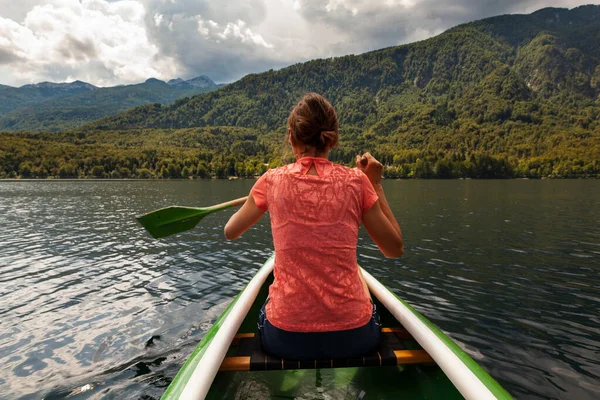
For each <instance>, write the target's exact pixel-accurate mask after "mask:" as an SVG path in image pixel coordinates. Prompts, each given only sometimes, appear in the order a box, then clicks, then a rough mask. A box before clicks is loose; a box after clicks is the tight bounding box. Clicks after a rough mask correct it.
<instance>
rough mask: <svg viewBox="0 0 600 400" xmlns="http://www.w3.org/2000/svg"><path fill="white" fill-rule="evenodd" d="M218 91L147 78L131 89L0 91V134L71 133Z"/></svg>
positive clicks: (78, 86)
mask: <svg viewBox="0 0 600 400" xmlns="http://www.w3.org/2000/svg"><path fill="white" fill-rule="evenodd" d="M219 87H221V85H217V84H215V83H214V82H213V81H212V80H210V78H208V77H205V76H200V77H197V78H193V79H190V80H188V81H185V80H183V79H172V80H170V81H169V82H168V83H166V82H163V81H160V80H158V79H148V80H147V81H146V82H144V83H139V84H135V85H126V86H125V85H124V86H115V87H105V88H99V87H96V86H93V85H90V84H89V83H85V82H79V81H76V82H72V83H62V84H57V83H50V82H43V83H41V84H36V85H25V86H22V87H20V88H13V87H8V86H6V87H0V131H13V132H19V131H21V132H22V131H30V132H31V131H33V132H56V131H61V130H73V129H76V128H78V127H80V126H81V125H83V124H86V123H89V122H91V121H94V120H97V119H99V118H103V117H106V116H109V115H114V114H118V113H120V112H122V111H125V110H128V109H131V108H133V107H137V106H140V105H143V104H148V103H159V104H169V103H172V102H173V101H175V100H176V99H179V98H183V97H187V96H194V95H197V94H199V93H206V92H210V91H213V90H216V89H218V88H219Z"/></svg>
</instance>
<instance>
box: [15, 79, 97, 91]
mask: <svg viewBox="0 0 600 400" xmlns="http://www.w3.org/2000/svg"><path fill="white" fill-rule="evenodd" d="M21 87H22V88H36V89H54V90H63V91H71V90H80V89H87V90H94V89H98V88H97V87H96V86H94V85H92V84H91V83H87V82H83V81H79V80H77V81H73V82H39V83H32V84H29V85H23V86H21Z"/></svg>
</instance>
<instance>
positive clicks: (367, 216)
mask: <svg viewBox="0 0 600 400" xmlns="http://www.w3.org/2000/svg"><path fill="white" fill-rule="evenodd" d="M365 160H366V162H365ZM356 167H357V168H358V169H360V170H361V171H363V172H364V173H365V175H367V177H368V178H369V181H371V184H373V188H374V189H375V192H376V193H377V196H378V197H379V199H378V200H377V201H376V202H375V204H373V206H372V207H371V208H369V209H368V210H367V211H365V212H364V213H363V217H362V221H363V225H364V226H365V229H366V230H367V232H368V233H369V236H371V239H373V241H374V242H375V244H376V245H377V247H379V250H381V252H382V253H383V255H384V256H386V257H389V258H396V257H400V256H401V255H402V254H404V244H403V241H402V231H401V230H400V225H399V224H398V221H396V218H395V217H394V214H393V213H392V210H391V208H390V206H389V204H388V202H387V199H386V197H385V192H384V191H383V186H382V185H381V177H382V175H383V166H382V165H381V163H380V162H379V161H377V160H376V159H375V158H374V157H373V156H372V155H371V154H369V153H365V154H364V155H363V156H362V157H360V156H358V157H357V159H356Z"/></svg>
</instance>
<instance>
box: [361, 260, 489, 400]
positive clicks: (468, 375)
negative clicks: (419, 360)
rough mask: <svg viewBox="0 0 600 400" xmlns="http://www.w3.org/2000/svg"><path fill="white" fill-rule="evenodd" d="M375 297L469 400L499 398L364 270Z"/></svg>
mask: <svg viewBox="0 0 600 400" xmlns="http://www.w3.org/2000/svg"><path fill="white" fill-rule="evenodd" d="M361 270H362V273H363V276H364V278H365V281H366V282H367V286H368V287H369V290H370V291H371V293H372V294H373V295H374V296H375V297H377V299H379V301H380V302H381V304H383V306H384V307H385V308H387V309H388V311H389V312H390V313H392V315H393V316H394V317H396V319H397V320H398V321H400V323H401V324H402V325H403V326H404V328H406V330H407V331H408V332H409V333H410V334H411V335H412V336H413V337H414V338H415V340H416V341H417V342H418V343H419V344H420V345H421V347H423V349H424V350H425V351H427V353H428V354H429V355H430V356H431V357H432V358H433V359H434V360H435V362H436V363H437V365H438V366H439V367H440V368H441V369H442V371H444V373H445V374H446V376H447V377H448V379H450V381H451V382H452V383H453V384H454V386H455V387H456V389H458V391H459V392H460V393H461V394H462V395H463V396H464V397H465V399H467V400H487V399H490V400H494V399H496V398H497V397H496V396H495V395H494V394H493V393H492V392H491V391H490V390H489V389H488V388H487V387H486V386H485V385H484V383H483V382H481V381H480V380H479V378H477V376H475V374H474V373H473V372H472V371H471V370H470V369H469V368H468V367H467V366H466V365H465V364H464V363H463V362H462V361H461V360H460V358H458V357H457V356H456V354H454V352H453V351H452V350H451V349H449V348H448V347H447V346H446V345H445V344H444V342H442V341H441V340H440V339H439V338H438V337H437V335H436V334H435V333H433V332H432V331H431V330H430V329H429V327H428V326H427V325H425V324H424V323H423V322H422V321H421V320H420V319H419V318H418V317H417V316H416V315H415V314H413V312H412V311H411V310H409V309H408V308H407V307H406V306H405V305H404V304H402V303H401V302H400V301H399V300H398V299H397V298H396V296H394V294H392V293H391V292H390V291H389V290H388V289H387V288H386V287H385V286H384V285H382V284H381V283H380V282H379V281H378V280H377V279H375V278H373V276H372V275H371V274H369V273H368V272H367V271H365V270H364V269H362V268H361Z"/></svg>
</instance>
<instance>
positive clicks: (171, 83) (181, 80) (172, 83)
mask: <svg viewBox="0 0 600 400" xmlns="http://www.w3.org/2000/svg"><path fill="white" fill-rule="evenodd" d="M183 82H185V81H184V80H183V79H181V78H175V79H171V80H169V81H168V82H167V83H168V84H169V85H177V84H179V83H183Z"/></svg>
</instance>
